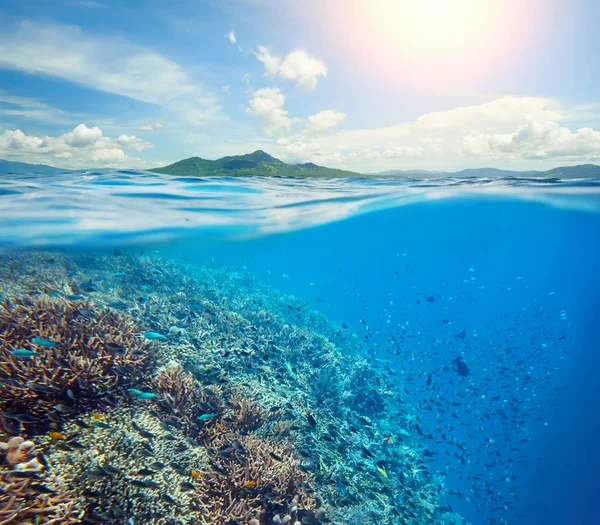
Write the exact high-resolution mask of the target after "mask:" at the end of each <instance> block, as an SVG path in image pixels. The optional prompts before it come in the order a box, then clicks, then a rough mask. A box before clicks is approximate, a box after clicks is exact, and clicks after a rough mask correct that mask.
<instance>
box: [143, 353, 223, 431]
mask: <svg viewBox="0 0 600 525" xmlns="http://www.w3.org/2000/svg"><path fill="white" fill-rule="evenodd" d="M153 383H154V388H155V390H156V392H157V393H158V394H159V396H160V402H159V404H160V406H161V407H162V408H163V409H164V410H165V411H166V412H167V413H168V414H169V418H170V419H174V420H176V421H177V422H178V425H179V426H180V427H181V428H182V429H183V430H184V432H185V433H186V434H188V435H193V434H196V433H197V432H198V431H199V429H201V428H204V426H205V425H201V424H200V421H199V420H198V418H199V417H200V416H201V415H202V414H206V413H211V414H212V413H218V412H219V411H220V410H221V406H220V396H219V393H220V392H219V391H218V390H211V391H209V390H208V389H202V387H201V385H200V383H199V382H198V381H197V380H196V379H195V378H194V376H193V374H191V373H190V372H187V371H185V370H184V369H183V367H182V366H181V365H180V364H179V363H176V362H171V363H169V364H167V365H165V366H163V367H161V368H159V369H158V371H157V372H156V374H155V376H154V380H153Z"/></svg>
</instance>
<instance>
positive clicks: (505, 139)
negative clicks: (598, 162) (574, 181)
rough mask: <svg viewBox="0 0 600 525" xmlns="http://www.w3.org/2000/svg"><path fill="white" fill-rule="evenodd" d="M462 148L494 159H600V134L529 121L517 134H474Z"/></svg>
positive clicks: (468, 137) (469, 135) (471, 153)
mask: <svg viewBox="0 0 600 525" xmlns="http://www.w3.org/2000/svg"><path fill="white" fill-rule="evenodd" d="M462 145H463V148H464V150H465V152H466V153H468V154H469V155H473V156H485V157H494V158H499V157H503V156H514V157H520V158H523V159H534V160H538V159H548V158H551V157H562V158H566V159H568V158H571V157H574V158H583V159H586V160H592V159H596V158H600V132H598V131H595V130H593V129H592V128H581V129H579V130H577V131H575V132H573V131H571V130H570V129H568V128H565V127H560V126H559V125H558V124H557V123H556V122H536V121H532V120H528V121H527V122H526V123H525V124H522V125H521V126H519V127H518V129H516V130H515V131H514V132H513V133H504V134H502V133H495V134H491V135H490V134H484V133H481V132H479V131H473V132H471V133H469V134H468V135H467V136H466V137H465V138H464V139H463V143H462Z"/></svg>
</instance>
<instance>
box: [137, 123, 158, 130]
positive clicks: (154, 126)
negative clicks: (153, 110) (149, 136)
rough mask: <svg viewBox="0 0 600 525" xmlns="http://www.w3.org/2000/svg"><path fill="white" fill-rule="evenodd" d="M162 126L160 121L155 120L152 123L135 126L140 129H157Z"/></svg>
mask: <svg viewBox="0 0 600 525" xmlns="http://www.w3.org/2000/svg"><path fill="white" fill-rule="evenodd" d="M163 128H164V125H163V124H162V123H161V122H155V123H154V124H144V125H142V126H138V127H137V129H139V130H140V131H157V130H159V129H163Z"/></svg>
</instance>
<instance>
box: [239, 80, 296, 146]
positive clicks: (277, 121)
mask: <svg viewBox="0 0 600 525" xmlns="http://www.w3.org/2000/svg"><path fill="white" fill-rule="evenodd" d="M284 104H285V96H284V95H283V93H281V90H280V89H279V88H262V89H258V90H256V91H255V92H254V93H252V98H251V99H250V101H249V107H248V108H247V109H246V113H248V115H251V116H253V117H257V118H259V119H261V120H262V124H263V130H264V132H265V133H266V134H267V135H268V136H270V137H272V136H278V135H282V134H285V133H288V132H289V131H290V130H291V127H292V125H293V124H295V123H296V122H298V120H299V119H296V118H289V117H288V112H287V111H286V110H285V109H283V105H284Z"/></svg>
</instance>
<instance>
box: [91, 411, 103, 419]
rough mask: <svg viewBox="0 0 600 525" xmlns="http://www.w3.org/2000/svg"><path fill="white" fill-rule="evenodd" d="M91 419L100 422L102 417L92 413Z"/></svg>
mask: <svg viewBox="0 0 600 525" xmlns="http://www.w3.org/2000/svg"><path fill="white" fill-rule="evenodd" d="M92 419H95V420H96V421H102V416H101V415H100V414H98V412H92Z"/></svg>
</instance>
